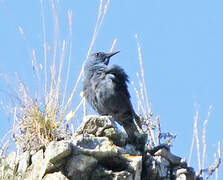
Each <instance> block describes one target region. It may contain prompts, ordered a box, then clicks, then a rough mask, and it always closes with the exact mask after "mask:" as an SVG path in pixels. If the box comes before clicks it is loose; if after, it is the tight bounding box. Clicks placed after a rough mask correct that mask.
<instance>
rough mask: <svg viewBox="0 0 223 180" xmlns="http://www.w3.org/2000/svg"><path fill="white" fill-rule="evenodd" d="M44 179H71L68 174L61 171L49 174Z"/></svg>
mask: <svg viewBox="0 0 223 180" xmlns="http://www.w3.org/2000/svg"><path fill="white" fill-rule="evenodd" d="M43 180H69V179H68V178H67V177H66V176H64V175H63V174H62V173H61V172H55V173H50V174H47V175H46V176H45V177H44V178H43Z"/></svg>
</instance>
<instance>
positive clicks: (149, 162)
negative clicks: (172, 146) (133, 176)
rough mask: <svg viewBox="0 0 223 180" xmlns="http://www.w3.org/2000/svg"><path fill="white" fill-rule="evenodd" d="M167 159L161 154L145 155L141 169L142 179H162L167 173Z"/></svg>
mask: <svg viewBox="0 0 223 180" xmlns="http://www.w3.org/2000/svg"><path fill="white" fill-rule="evenodd" d="M169 165H170V163H169V161H167V160H166V159H165V158H163V157H161V156H155V157H153V156H151V155H150V154H147V155H145V157H144V162H143V170H142V178H141V179H142V180H147V179H148V177H149V179H150V180H157V179H163V178H165V177H166V176H167V174H168V170H169V169H168V168H169Z"/></svg>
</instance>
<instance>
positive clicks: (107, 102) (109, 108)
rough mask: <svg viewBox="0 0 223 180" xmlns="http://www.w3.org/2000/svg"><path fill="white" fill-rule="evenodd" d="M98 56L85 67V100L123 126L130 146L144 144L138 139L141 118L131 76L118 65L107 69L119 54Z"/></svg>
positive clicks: (143, 141) (92, 58)
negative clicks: (131, 89) (131, 90)
mask: <svg viewBox="0 0 223 180" xmlns="http://www.w3.org/2000/svg"><path fill="white" fill-rule="evenodd" d="M118 52H119V51H117V52H113V53H103V52H98V53H94V54H92V55H91V56H90V57H89V58H88V59H87V60H86V62H85V64H84V87H83V91H84V96H85V98H86V99H87V101H88V103H89V104H90V105H91V106H92V107H93V109H94V110H95V111H97V112H98V113H99V114H100V115H106V116H111V117H112V119H113V120H115V121H117V122H118V123H119V124H120V125H122V126H123V127H124V129H125V131H126V133H127V135H128V137H129V138H128V139H129V141H130V143H131V144H134V145H137V144H143V145H144V144H145V141H146V140H145V138H144V139H142V138H139V134H140V133H139V131H138V129H137V126H136V124H135V123H134V119H135V120H136V123H137V125H138V126H139V127H140V128H141V123H140V118H139V116H138V115H137V114H136V113H135V112H134V110H133V107H132V104H131V101H130V94H129V92H128V86H127V83H128V75H127V74H126V73H125V72H124V70H123V69H122V68H121V67H120V66H117V65H112V66H108V64H109V60H110V58H111V57H112V56H113V55H115V54H117V53H118Z"/></svg>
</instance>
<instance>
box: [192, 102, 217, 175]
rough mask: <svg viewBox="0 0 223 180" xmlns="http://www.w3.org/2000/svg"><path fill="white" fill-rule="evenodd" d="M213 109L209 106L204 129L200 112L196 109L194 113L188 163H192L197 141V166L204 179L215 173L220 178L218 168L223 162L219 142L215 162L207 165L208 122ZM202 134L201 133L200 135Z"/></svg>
mask: <svg viewBox="0 0 223 180" xmlns="http://www.w3.org/2000/svg"><path fill="white" fill-rule="evenodd" d="M211 111H212V106H209V110H208V113H207V118H206V119H205V120H204V121H203V127H202V131H201V133H200V130H199V112H198V111H196V112H195V115H194V128H193V138H192V142H191V147H190V153H189V158H188V164H189V165H190V164H191V160H192V155H193V151H194V144H195V143H196V151H197V158H196V159H197V167H198V175H200V176H202V177H204V179H209V178H210V177H211V176H212V175H213V174H215V176H216V179H218V168H219V166H220V163H221V144H220V141H219V142H218V147H217V150H216V153H215V154H214V163H213V164H211V165H207V162H206V161H207V141H206V139H207V123H208V121H209V118H210V115H211ZM200 134H201V135H200Z"/></svg>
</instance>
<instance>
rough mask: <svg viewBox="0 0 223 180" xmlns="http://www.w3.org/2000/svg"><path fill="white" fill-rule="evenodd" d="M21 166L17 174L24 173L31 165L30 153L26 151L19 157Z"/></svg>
mask: <svg viewBox="0 0 223 180" xmlns="http://www.w3.org/2000/svg"><path fill="white" fill-rule="evenodd" d="M18 161H19V165H18V170H17V172H19V173H24V172H25V171H26V170H27V168H28V167H29V165H30V152H29V151H25V152H24V153H22V154H21V155H19V157H18Z"/></svg>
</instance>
